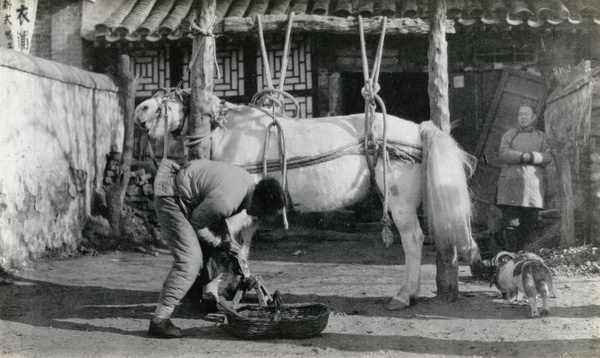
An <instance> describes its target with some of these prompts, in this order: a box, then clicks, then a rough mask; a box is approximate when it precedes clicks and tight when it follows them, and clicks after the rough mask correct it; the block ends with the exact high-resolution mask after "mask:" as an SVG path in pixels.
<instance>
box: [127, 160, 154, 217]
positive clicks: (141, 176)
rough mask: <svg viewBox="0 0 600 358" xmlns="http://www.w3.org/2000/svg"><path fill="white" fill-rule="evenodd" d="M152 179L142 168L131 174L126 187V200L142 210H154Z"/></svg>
mask: <svg viewBox="0 0 600 358" xmlns="http://www.w3.org/2000/svg"><path fill="white" fill-rule="evenodd" d="M153 179H154V178H153V177H152V174H151V173H147V172H146V170H145V169H144V168H141V169H138V170H136V171H133V172H131V176H130V177H129V185H128V186H127V192H126V194H127V200H128V201H129V202H130V203H132V204H133V205H134V206H136V207H137V208H138V209H142V210H154V205H153V204H154V201H153V200H152V199H153V198H154V188H153V187H152V182H153Z"/></svg>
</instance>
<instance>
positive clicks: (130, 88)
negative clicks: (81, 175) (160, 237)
mask: <svg viewBox="0 0 600 358" xmlns="http://www.w3.org/2000/svg"><path fill="white" fill-rule="evenodd" d="M117 82H118V85H119V102H120V103H119V104H120V106H121V108H123V126H124V133H123V152H122V154H121V162H120V164H119V168H120V171H119V175H118V176H117V180H116V181H115V183H113V184H112V185H111V186H110V187H109V188H108V189H107V190H106V205H107V207H108V222H109V224H110V230H111V236H113V237H119V236H121V233H122V232H123V201H124V200H125V192H126V190H127V184H128V183H129V175H130V172H131V159H132V157H133V130H134V124H133V115H134V110H135V89H136V86H137V80H136V79H135V77H134V75H133V72H132V71H131V68H130V59H129V56H127V55H121V58H120V61H119V69H118V78H117Z"/></svg>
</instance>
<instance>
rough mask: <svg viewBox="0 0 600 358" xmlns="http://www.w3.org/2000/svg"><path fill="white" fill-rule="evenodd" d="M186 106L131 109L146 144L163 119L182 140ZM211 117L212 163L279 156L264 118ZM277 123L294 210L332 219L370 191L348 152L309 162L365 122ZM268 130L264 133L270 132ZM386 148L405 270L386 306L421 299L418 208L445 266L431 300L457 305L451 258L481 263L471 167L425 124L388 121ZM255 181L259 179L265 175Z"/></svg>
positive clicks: (155, 103) (228, 112) (221, 108)
mask: <svg viewBox="0 0 600 358" xmlns="http://www.w3.org/2000/svg"><path fill="white" fill-rule="evenodd" d="M188 103H189V96H188V95H187V94H184V95H183V96H181V95H179V96H173V95H163V96H155V97H153V98H151V99H148V100H146V101H144V102H143V103H141V104H140V105H139V106H138V107H137V108H136V110H135V121H136V122H137V123H138V124H139V125H140V126H141V127H142V128H143V129H145V130H147V131H148V134H149V135H150V136H151V137H153V138H161V137H162V136H163V135H164V134H165V133H164V132H165V120H164V119H165V117H166V118H168V131H169V132H172V131H180V132H182V133H186V132H187V121H185V113H186V112H187V111H186V109H187V105H188ZM165 113H167V116H165ZM212 114H213V122H212V124H213V132H212V135H211V140H212V146H211V159H212V160H218V161H223V162H228V163H232V164H236V165H241V166H244V165H247V164H253V163H257V164H258V165H257V167H258V168H259V169H260V168H261V166H260V163H261V162H262V159H263V153H264V152H265V150H266V151H267V157H268V159H269V160H278V159H279V158H280V152H279V148H278V137H277V135H276V134H272V135H271V136H270V143H269V145H268V148H265V143H264V140H265V136H266V128H267V126H268V125H269V124H270V123H272V121H273V119H272V118H271V117H270V116H268V115H266V114H265V112H263V111H262V110H260V109H257V108H255V107H253V106H245V105H234V104H231V103H226V102H224V103H220V102H219V100H218V98H217V97H214V101H213V113H212ZM224 120H225V121H224ZM277 120H278V121H279V123H280V125H281V127H282V130H283V133H284V136H285V146H286V147H285V151H286V155H287V158H289V159H288V171H287V185H288V187H287V189H288V191H289V196H290V199H291V203H292V205H293V209H294V210H298V211H300V212H311V211H312V212H323V211H330V210H335V209H340V208H343V207H346V206H348V205H351V204H353V203H356V202H357V201H360V200H361V199H363V198H364V197H365V196H366V194H367V193H368V191H369V188H370V186H371V185H373V183H372V182H371V175H370V171H369V167H368V163H367V159H366V157H365V155H364V154H363V155H359V154H358V153H357V152H356V151H354V150H349V151H348V152H346V153H341V154H340V153H338V154H339V155H332V156H326V160H324V161H320V160H312V161H311V158H313V159H314V158H318V157H319V155H321V154H323V153H331V152H335V151H336V149H339V148H342V147H346V148H347V147H351V144H352V143H358V142H359V139H360V138H362V137H364V135H365V125H364V121H365V116H364V114H354V115H347V116H339V117H328V118H314V119H290V118H285V117H278V118H277ZM273 127H275V126H273ZM273 127H272V129H271V130H272V131H273V132H275V131H276V130H275V128H273ZM373 134H374V135H375V137H376V138H382V136H383V120H382V116H381V115H380V114H376V115H375V119H374V121H373ZM387 141H388V145H389V147H391V148H392V149H391V151H389V152H390V161H389V164H388V169H387V181H388V188H389V189H388V191H389V200H388V203H389V213H390V214H391V215H392V218H393V221H394V223H395V225H396V227H397V228H398V231H399V233H400V237H401V241H402V247H403V249H404V252H405V256H406V271H405V275H404V283H403V284H402V286H401V288H400V290H399V292H398V293H397V294H396V295H395V296H393V297H392V300H391V301H390V303H388V304H387V305H386V308H387V309H391V310H397V309H402V308H404V307H407V306H409V305H410V303H411V299H413V298H416V297H417V296H418V294H419V285H420V282H419V281H420V265H421V254H422V248H423V240H424V235H423V232H422V230H421V227H420V225H419V220H418V218H417V209H418V207H419V205H420V204H421V200H423V204H424V206H425V209H426V214H427V217H428V224H429V225H428V226H429V229H430V230H431V233H432V234H433V236H434V238H435V244H436V249H437V252H438V257H441V258H442V260H441V262H442V265H443V266H444V267H445V270H440V267H439V262H440V261H438V279H437V282H438V292H439V293H440V294H442V295H448V294H449V295H450V297H449V298H450V299H453V298H454V299H455V298H456V297H457V296H458V255H459V254H460V255H461V256H462V257H463V258H464V259H466V260H467V261H469V262H471V261H472V260H475V259H476V258H477V256H478V248H477V244H476V243H475V241H474V240H473V239H472V237H471V226H470V224H471V201H470V196H469V190H468V187H467V178H468V176H470V175H471V173H472V172H473V170H474V162H473V160H472V158H471V157H470V156H469V155H468V154H467V153H465V152H464V151H462V150H461V149H460V147H459V146H458V145H457V143H456V142H455V141H454V140H453V139H452V138H451V137H450V136H449V135H447V134H445V133H444V132H442V131H441V130H439V129H438V128H437V127H436V126H435V125H433V124H432V123H431V122H424V123H422V124H420V125H417V124H415V123H413V122H409V121H406V120H403V119H400V118H397V117H393V116H387ZM348 153H349V154H348ZM394 153H395V154H398V155H394ZM343 154H347V155H343ZM421 158H422V160H419V159H421ZM297 162H300V163H303V164H307V165H305V166H299V167H296V166H295V164H294V163H297ZM383 166H384V161H383V160H381V159H379V160H377V162H376V165H375V182H376V185H377V186H378V187H379V188H380V189H381V190H383V188H384V185H383V178H384V175H383ZM246 167H247V166H246ZM279 170H280V169H279ZM259 172H260V171H259ZM255 175H256V176H257V179H258V177H260V176H261V175H262V174H255ZM242 221H243V220H242ZM240 222H241V221H240ZM255 229H256V227H255V226H253V227H252V230H249V231H248V230H247V232H246V233H245V234H244V235H243V240H242V241H243V243H244V246H245V247H244V251H245V254H247V252H248V247H247V245H249V242H250V241H249V240H250V238H251V236H252V234H253V233H254V230H255ZM386 244H388V245H389V244H390V243H389V242H388V243H386ZM440 275H446V276H440ZM444 282H446V286H443V287H441V288H440V283H444ZM440 290H441V292H440Z"/></svg>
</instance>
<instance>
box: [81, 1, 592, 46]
mask: <svg viewBox="0 0 600 358" xmlns="http://www.w3.org/2000/svg"><path fill="white" fill-rule="evenodd" d="M86 3H87V2H86ZM446 4H447V9H446V14H447V17H448V19H451V20H455V21H456V22H458V23H459V24H461V25H457V26H469V25H474V24H481V23H483V24H490V25H493V24H508V25H513V26H517V25H521V24H524V25H526V26H531V27H539V26H542V25H544V24H549V25H559V24H563V23H565V24H569V23H570V24H580V23H585V22H595V23H597V24H600V0H447V1H446ZM427 7H428V0H217V10H216V17H217V21H216V23H215V30H214V32H217V33H218V32H243V31H244V29H249V28H251V27H252V26H255V24H254V18H255V17H256V15H274V16H271V17H270V18H271V19H278V18H281V21H285V18H286V17H285V15H286V14H289V13H290V12H294V14H296V15H300V16H299V17H298V18H299V19H304V20H306V21H309V20H310V22H311V24H312V27H311V28H306V26H305V27H304V30H308V31H311V30H312V31H317V30H319V29H321V31H327V29H329V28H330V27H327V26H324V27H322V28H321V27H320V26H319V25H318V23H319V22H323V23H327V22H330V21H332V20H335V21H351V22H355V21H354V19H352V17H354V18H356V17H357V16H358V15H361V16H363V17H365V18H370V17H374V16H387V17H388V18H408V19H414V20H415V21H416V23H417V24H418V23H419V21H420V20H426V19H427V17H428V15H429V13H428V9H427ZM86 12H87V15H86ZM303 15H305V16H303ZM196 17H197V10H196V6H194V0H121V1H116V0H99V1H96V3H94V4H91V3H88V4H86V6H84V24H83V27H82V36H83V37H84V38H87V39H89V40H96V39H105V40H107V41H111V42H112V41H117V40H121V39H125V40H128V41H137V40H143V39H146V40H149V41H156V40H159V39H161V38H163V37H165V36H166V37H168V38H169V39H177V38H180V37H182V36H185V35H186V32H188V31H189V26H186V24H189V23H190V21H192V20H193V19H195V18H196ZM229 23H232V24H238V25H239V24H240V23H242V24H245V26H242V27H240V26H237V25H236V26H231V27H229V28H228V27H227V25H228V24H229ZM315 23H317V25H315ZM423 24H425V27H427V25H426V23H425V22H423ZM408 31H409V32H410V30H408Z"/></svg>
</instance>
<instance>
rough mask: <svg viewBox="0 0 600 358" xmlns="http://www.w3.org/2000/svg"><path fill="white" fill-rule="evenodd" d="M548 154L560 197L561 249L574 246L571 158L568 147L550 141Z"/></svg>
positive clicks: (573, 200)
mask: <svg viewBox="0 0 600 358" xmlns="http://www.w3.org/2000/svg"><path fill="white" fill-rule="evenodd" d="M549 142H550V152H551V153H552V157H553V158H554V163H555V164H556V175H557V177H558V183H559V186H558V193H559V196H560V213H561V218H560V219H561V220H560V237H561V246H562V247H572V246H574V245H575V199H574V197H573V179H572V177H571V160H572V159H571V158H570V155H569V154H570V151H569V148H568V147H569V146H568V145H567V144H566V143H561V142H559V141H557V140H554V139H550V140H549Z"/></svg>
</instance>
